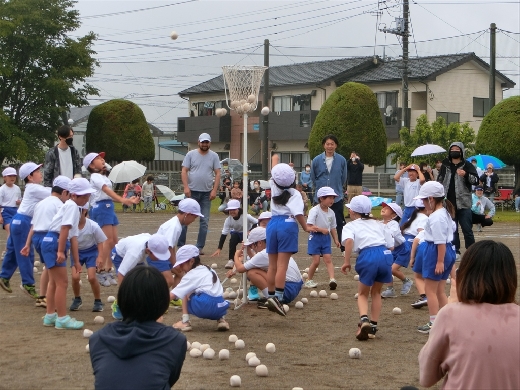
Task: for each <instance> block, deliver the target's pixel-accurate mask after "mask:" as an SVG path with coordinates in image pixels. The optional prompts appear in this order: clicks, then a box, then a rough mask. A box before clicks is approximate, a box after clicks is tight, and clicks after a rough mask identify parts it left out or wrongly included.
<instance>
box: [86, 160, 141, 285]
mask: <svg viewBox="0 0 520 390" xmlns="http://www.w3.org/2000/svg"><path fill="white" fill-rule="evenodd" d="M104 158H105V152H100V153H89V154H87V155H86V156H85V157H84V158H83V166H84V167H85V168H86V169H87V170H88V171H89V172H90V174H91V175H90V185H91V186H92V188H94V190H95V192H94V194H93V195H92V196H91V197H90V206H91V208H92V210H91V212H90V217H91V218H92V220H93V221H95V222H97V224H98V225H99V226H101V229H103V233H105V235H106V236H107V240H106V241H105V244H104V245H103V258H104V259H105V260H104V264H103V265H102V266H101V268H99V269H98V273H99V274H98V278H99V283H100V284H102V285H104V286H107V283H105V281H106V280H108V282H109V283H108V285H111V284H112V285H116V284H117V282H116V280H115V276H114V275H113V274H112V273H110V272H105V271H109V270H110V268H111V267H112V265H111V263H110V251H111V250H112V248H113V247H114V246H115V245H116V244H117V240H118V234H117V225H119V221H118V219H117V217H116V213H115V210H114V201H116V202H119V203H122V204H124V205H126V206H131V205H134V204H137V203H139V202H140V199H139V197H137V196H132V197H130V198H123V197H122V196H119V195H118V194H116V193H115V192H114V190H113V189H112V182H111V181H110V179H109V178H108V177H107V174H108V171H107V167H106V164H105V159H104Z"/></svg>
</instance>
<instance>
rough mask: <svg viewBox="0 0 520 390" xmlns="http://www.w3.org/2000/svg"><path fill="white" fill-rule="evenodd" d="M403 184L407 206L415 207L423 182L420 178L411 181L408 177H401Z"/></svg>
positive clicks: (400, 181)
mask: <svg viewBox="0 0 520 390" xmlns="http://www.w3.org/2000/svg"><path fill="white" fill-rule="evenodd" d="M399 183H401V186H402V187H403V198H404V205H405V207H414V206H415V200H414V199H413V198H415V197H416V196H417V195H419V190H420V189H421V184H420V182H419V179H416V180H415V181H410V179H409V178H407V177H401V179H400V180H399Z"/></svg>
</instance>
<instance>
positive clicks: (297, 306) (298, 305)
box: [294, 301, 303, 309]
mask: <svg viewBox="0 0 520 390" xmlns="http://www.w3.org/2000/svg"><path fill="white" fill-rule="evenodd" d="M294 307H295V308H296V309H303V302H301V301H298V302H296V303H295V304H294Z"/></svg>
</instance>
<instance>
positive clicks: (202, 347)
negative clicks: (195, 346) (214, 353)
mask: <svg viewBox="0 0 520 390" xmlns="http://www.w3.org/2000/svg"><path fill="white" fill-rule="evenodd" d="M199 349H200V350H201V351H202V352H204V351H205V350H206V349H209V344H202V345H201V346H200V348H199Z"/></svg>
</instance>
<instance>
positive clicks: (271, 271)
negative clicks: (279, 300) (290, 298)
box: [267, 253, 278, 295]
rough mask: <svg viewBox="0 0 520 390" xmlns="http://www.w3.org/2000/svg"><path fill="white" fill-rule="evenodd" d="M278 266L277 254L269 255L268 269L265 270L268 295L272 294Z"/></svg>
mask: <svg viewBox="0 0 520 390" xmlns="http://www.w3.org/2000/svg"><path fill="white" fill-rule="evenodd" d="M277 266H278V253H269V268H267V288H268V289H269V295H271V293H272V294H274V289H275V284H276V282H275V280H276V271H277Z"/></svg>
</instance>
